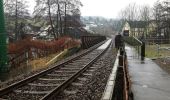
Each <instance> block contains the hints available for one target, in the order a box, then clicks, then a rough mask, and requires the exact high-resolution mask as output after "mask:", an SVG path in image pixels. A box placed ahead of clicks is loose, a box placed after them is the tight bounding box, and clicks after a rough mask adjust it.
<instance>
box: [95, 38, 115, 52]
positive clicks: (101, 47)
mask: <svg viewBox="0 0 170 100" xmlns="http://www.w3.org/2000/svg"><path fill="white" fill-rule="evenodd" d="M111 41H112V40H111V39H109V40H107V42H105V43H104V44H103V45H101V46H100V47H99V48H97V49H98V50H103V49H106V48H107V47H108V45H109V44H110V42H111Z"/></svg>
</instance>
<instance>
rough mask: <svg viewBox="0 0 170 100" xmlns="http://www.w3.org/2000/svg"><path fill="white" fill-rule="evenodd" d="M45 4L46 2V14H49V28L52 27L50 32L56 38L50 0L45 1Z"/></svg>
mask: <svg viewBox="0 0 170 100" xmlns="http://www.w3.org/2000/svg"><path fill="white" fill-rule="evenodd" d="M47 4H48V15H49V19H50V25H51V29H52V34H53V35H54V38H55V39H57V37H56V34H55V31H54V26H53V22H52V19H51V7H50V0H48V1H47Z"/></svg>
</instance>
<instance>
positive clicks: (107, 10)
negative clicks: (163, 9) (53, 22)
mask: <svg viewBox="0 0 170 100" xmlns="http://www.w3.org/2000/svg"><path fill="white" fill-rule="evenodd" d="M27 1H28V2H29V6H30V10H31V11H33V8H34V6H35V0H27ZM81 1H82V3H83V7H82V8H81V13H82V15H83V16H103V17H107V18H116V17H117V16H118V12H119V11H120V10H121V9H123V8H125V7H126V6H127V5H128V4H129V3H136V4H139V5H143V4H148V5H150V6H151V7H152V6H153V4H154V3H155V2H156V1H157V0H81Z"/></svg>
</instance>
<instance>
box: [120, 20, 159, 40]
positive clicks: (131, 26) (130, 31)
mask: <svg viewBox="0 0 170 100" xmlns="http://www.w3.org/2000/svg"><path fill="white" fill-rule="evenodd" d="M155 27H156V26H155V23H154V21H150V22H146V21H127V22H126V23H125V24H124V27H123V29H122V32H123V34H124V35H128V36H135V37H141V36H145V37H146V36H149V34H150V33H151V32H153V31H154V28H155Z"/></svg>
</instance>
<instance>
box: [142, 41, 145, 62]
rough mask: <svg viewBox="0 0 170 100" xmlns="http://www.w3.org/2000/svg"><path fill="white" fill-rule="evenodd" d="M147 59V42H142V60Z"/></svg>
mask: <svg viewBox="0 0 170 100" xmlns="http://www.w3.org/2000/svg"><path fill="white" fill-rule="evenodd" d="M144 59H145V42H143V41H142V46H141V60H144Z"/></svg>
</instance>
